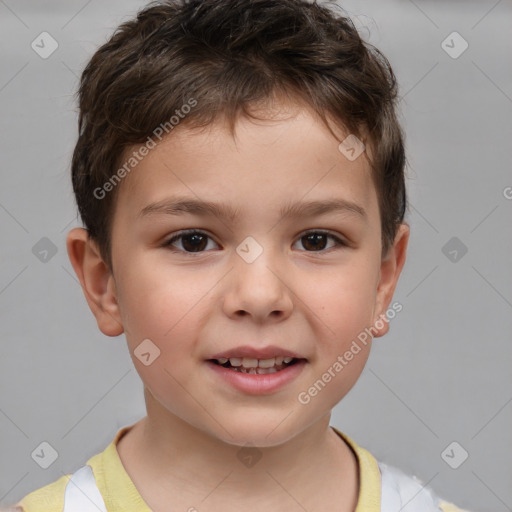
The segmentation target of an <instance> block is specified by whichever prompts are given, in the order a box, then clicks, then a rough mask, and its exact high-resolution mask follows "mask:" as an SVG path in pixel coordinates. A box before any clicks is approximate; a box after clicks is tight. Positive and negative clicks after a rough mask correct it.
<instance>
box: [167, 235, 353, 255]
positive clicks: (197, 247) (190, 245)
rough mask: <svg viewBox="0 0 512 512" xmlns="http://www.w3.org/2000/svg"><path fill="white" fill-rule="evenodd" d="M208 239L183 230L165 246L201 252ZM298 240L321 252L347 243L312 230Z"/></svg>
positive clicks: (312, 249) (187, 251)
mask: <svg viewBox="0 0 512 512" xmlns="http://www.w3.org/2000/svg"><path fill="white" fill-rule="evenodd" d="M208 239H210V237H209V236H208V235H207V234H206V233H204V232H202V231H182V232H180V233H178V234H177V235H174V236H173V237H171V238H170V239H169V240H167V241H166V242H164V244H163V246H164V247H172V248H173V249H172V250H176V251H177V252H185V253H198V252H199V253H200V252H204V251H205V249H206V247H207V246H208ZM328 239H331V240H333V241H334V244H333V245H331V247H326V244H327V240H328ZM177 241H181V244H182V247H183V250H182V249H178V248H176V247H175V245H174V243H175V242H177ZM297 241H302V244H303V247H305V248H306V251H307V252H320V251H324V250H325V249H326V248H327V249H332V248H333V247H336V246H346V245H347V244H346V243H345V242H343V241H342V240H341V239H340V238H338V237H337V236H335V235H332V234H331V233H327V232H324V231H310V232H309V233H305V234H303V235H302V236H301V237H300V238H299V239H298V240H297ZM214 243H215V242H214Z"/></svg>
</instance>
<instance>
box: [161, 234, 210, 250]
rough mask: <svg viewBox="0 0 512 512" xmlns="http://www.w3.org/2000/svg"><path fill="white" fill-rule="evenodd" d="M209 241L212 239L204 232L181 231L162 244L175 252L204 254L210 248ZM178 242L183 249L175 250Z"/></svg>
mask: <svg viewBox="0 0 512 512" xmlns="http://www.w3.org/2000/svg"><path fill="white" fill-rule="evenodd" d="M209 239H210V240H211V238H210V237H209V236H208V235H207V234H206V233H204V232H203V231H197V230H194V229H191V230H186V231H180V232H179V233H177V234H176V235H174V236H172V237H171V238H170V239H169V240H167V241H165V242H164V243H163V244H162V247H168V248H170V249H171V251H173V252H184V253H187V254H194V253H201V252H204V250H205V249H206V247H207V246H208V240H209ZM177 241H178V242H180V243H181V245H182V247H183V249H177V248H175V245H174V243H175V242H177ZM214 243H215V242H214Z"/></svg>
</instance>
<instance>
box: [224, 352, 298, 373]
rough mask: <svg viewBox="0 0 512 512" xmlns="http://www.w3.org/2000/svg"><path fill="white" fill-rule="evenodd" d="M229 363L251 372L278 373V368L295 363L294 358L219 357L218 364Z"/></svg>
mask: <svg viewBox="0 0 512 512" xmlns="http://www.w3.org/2000/svg"><path fill="white" fill-rule="evenodd" d="M228 361H229V364H230V365H231V366H232V367H234V368H237V369H238V368H240V367H242V368H244V369H246V368H247V369H251V370H256V369H258V370H260V369H261V370H274V371H278V369H277V368H276V367H280V366H282V365H283V363H284V364H289V363H291V362H292V361H293V357H282V356H278V357H272V358H270V359H254V358H251V357H230V358H229V359H228V358H227V357H219V358H217V362H218V363H219V364H221V365H223V364H226V363H227V362H228ZM279 369H281V368H279ZM245 373H256V372H252V371H249V372H245ZM258 373H273V372H271V371H268V372H267V371H265V372H258Z"/></svg>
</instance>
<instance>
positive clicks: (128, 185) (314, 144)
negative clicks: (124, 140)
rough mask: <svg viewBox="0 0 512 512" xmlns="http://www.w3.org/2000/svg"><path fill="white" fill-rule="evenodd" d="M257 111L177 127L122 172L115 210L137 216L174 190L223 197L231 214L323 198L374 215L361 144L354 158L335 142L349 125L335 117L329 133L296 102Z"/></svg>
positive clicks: (373, 193)
mask: <svg viewBox="0 0 512 512" xmlns="http://www.w3.org/2000/svg"><path fill="white" fill-rule="evenodd" d="M260 117H262V118H261V119H251V118H247V117H240V118H239V119H238V120H237V122H236V125H235V133H234V134H231V133H230V131H229V130H228V126H227V124H226V123H225V122H224V121H223V120H221V119H219V120H218V121H216V122H214V123H212V124H210V125H208V126H206V127H202V128H197V127H189V126H187V125H186V124H184V125H183V126H181V127H178V128H177V129H175V131H173V132H171V134H169V135H168V136H167V137H165V138H164V139H163V140H162V142H160V143H158V144H157V146H156V147H155V148H154V149H151V150H150V151H149V152H148V153H147V155H146V156H144V158H143V159H142V160H141V161H140V163H138V165H137V166H136V168H135V169H134V170H133V171H132V172H131V173H130V174H129V175H128V176H127V177H126V178H125V179H124V181H123V183H122V187H121V188H120V190H119V191H118V192H119V195H118V198H117V202H118V203H119V204H118V206H117V207H116V211H117V210H119V209H120V210H122V211H123V216H126V215H128V216H129V217H130V219H131V220H136V218H137V217H139V216H140V214H141V213H142V212H143V211H144V210H146V212H147V210H148V206H150V205H154V204H156V203H158V202H162V201H165V200H166V199H168V198H169V196H171V195H173V196H176V195H177V196H180V197H182V198H186V197H188V198H189V199H191V200H192V199H193V200H195V201H196V202H200V201H201V200H203V201H205V202H208V201H209V202H212V201H214V200H215V201H218V202H222V203H223V204H227V205H228V206H229V212H228V211H226V212H225V213H226V214H228V213H230V214H231V217H240V215H242V214H243V213H244V212H246V213H252V214H255V215H256V214H258V215H260V216H261V215H263V214H264V213H269V212H270V211H271V210H272V211H274V213H275V214H276V215H277V214H281V215H282V214H283V211H284V209H286V205H288V206H289V205H290V204H291V203H294V204H295V203H297V202H299V201H300V200H303V201H315V200H318V199H326V198H330V199H341V200H344V201H345V202H346V203H352V204H353V205H357V204H359V205H360V207H361V208H363V209H364V210H365V212H366V213H368V215H370V216H371V215H373V214H375V213H377V215H378V209H376V204H377V201H376V191H375V188H374V184H373V179H372V176H371V168H370V164H369V161H368V158H367V155H366V152H363V153H362V154H361V155H360V156H359V157H358V158H356V159H355V160H351V159H349V158H347V153H346V152H342V151H340V149H339V144H340V141H343V140H344V139H346V137H347V136H348V135H349V134H348V133H347V132H346V131H343V130H341V129H340V128H338V127H336V126H335V125H333V126H332V127H333V131H334V132H335V135H336V137H334V136H333V135H332V134H331V133H330V131H329V130H328V128H327V127H326V126H325V125H324V124H323V123H322V122H321V120H320V119H319V118H318V117H316V116H315V115H314V114H312V113H310V112H309V111H308V110H305V109H300V108H286V109H285V108H282V107H281V108H280V109H274V110H273V111H271V112H269V113H267V115H266V116H260ZM350 140H351V139H350ZM356 149H357V148H356ZM136 150H137V146H134V147H133V148H130V150H129V151H127V153H126V156H127V157H128V156H129V155H130V154H131V153H132V152H133V151H136ZM348 155H349V156H350V153H349V154H348ZM356 209H357V208H356ZM287 210H288V213H290V212H292V213H293V210H290V208H288V209H287ZM227 216H228V217H229V215H227ZM232 220H234V219H232Z"/></svg>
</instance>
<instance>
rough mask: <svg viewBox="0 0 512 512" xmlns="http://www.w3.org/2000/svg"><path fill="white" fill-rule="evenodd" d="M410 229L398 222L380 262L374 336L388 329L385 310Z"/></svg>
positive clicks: (395, 282)
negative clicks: (386, 251)
mask: <svg viewBox="0 0 512 512" xmlns="http://www.w3.org/2000/svg"><path fill="white" fill-rule="evenodd" d="M409 234H410V229H409V225H408V224H406V223H403V224H400V227H399V228H398V231H397V234H396V236H395V240H394V242H393V246H392V247H391V248H390V249H389V251H388V254H387V255H386V257H385V258H384V259H383V260H382V262H381V267H380V279H379V284H378V287H377V298H376V308H375V318H374V329H373V331H374V332H376V334H374V336H375V337H376V338H378V337H379V336H383V335H384V334H386V333H387V332H388V331H389V321H388V320H386V311H387V309H388V307H389V304H390V303H391V299H392V298H393V294H394V293H395V288H396V285H397V283H398V278H399V277H400V273H401V272H402V268H403V266H404V263H405V258H406V254H407V244H408V243H409Z"/></svg>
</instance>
